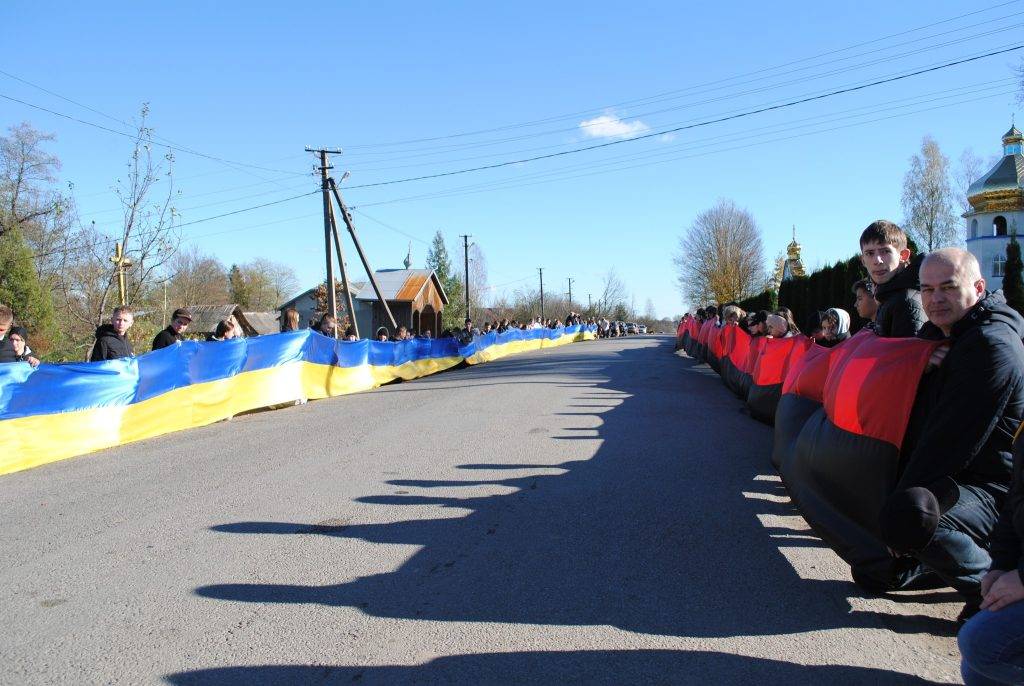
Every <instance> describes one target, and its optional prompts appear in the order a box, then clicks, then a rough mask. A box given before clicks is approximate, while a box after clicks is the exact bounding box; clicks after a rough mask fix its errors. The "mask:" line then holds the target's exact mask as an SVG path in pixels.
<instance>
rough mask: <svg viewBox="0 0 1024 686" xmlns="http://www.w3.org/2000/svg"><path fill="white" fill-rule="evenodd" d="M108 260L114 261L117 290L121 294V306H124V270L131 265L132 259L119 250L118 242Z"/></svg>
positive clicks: (125, 293) (125, 302)
mask: <svg viewBox="0 0 1024 686" xmlns="http://www.w3.org/2000/svg"><path fill="white" fill-rule="evenodd" d="M110 261H111V262H113V263H114V269H115V270H116V271H117V292H118V295H120V296H121V306H122V307H125V306H127V305H128V292H127V288H126V287H125V282H124V270H125V268H127V267H130V266H132V261H131V260H129V259H128V258H127V257H126V256H125V254H124V252H122V251H121V244H120V243H116V244H114V256H113V257H111V258H110Z"/></svg>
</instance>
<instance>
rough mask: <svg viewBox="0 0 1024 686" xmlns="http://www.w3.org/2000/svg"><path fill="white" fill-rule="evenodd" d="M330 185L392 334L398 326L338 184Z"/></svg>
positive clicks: (331, 181)
mask: <svg viewBox="0 0 1024 686" xmlns="http://www.w3.org/2000/svg"><path fill="white" fill-rule="evenodd" d="M327 182H328V184H329V185H330V189H331V193H333V194H334V200H335V202H337V203H338V209H339V210H341V218H342V220H343V221H344V222H345V227H346V228H347V229H348V233H349V235H350V236H352V242H353V243H354V244H355V246H356V252H357V253H359V259H360V261H362V263H363V269H365V270H366V276H367V277H369V279H370V283H371V284H372V285H373V292H374V293H376V294H377V299H378V300H379V301H380V304H381V306H382V307H383V308H384V312H385V314H387V316H388V321H389V322H391V330H392V332H394V331H395V330H397V329H398V324H397V323H395V316H394V315H393V314H391V307H390V306H389V305H388V301H387V300H385V299H384V295H383V294H382V293H381V292H380V286H379V285H378V284H377V277H375V276H374V275H373V270H372V269H370V263H369V262H368V261H367V260H366V254H365V253H364V252H363V246H362V245H360V244H359V236H358V235H356V226H355V224H353V223H352V214H351V213H350V212H349V211H348V206H346V205H345V201H344V200H342V198H341V193H340V192H338V184H336V183H335V182H334V179H331V178H329V179H327Z"/></svg>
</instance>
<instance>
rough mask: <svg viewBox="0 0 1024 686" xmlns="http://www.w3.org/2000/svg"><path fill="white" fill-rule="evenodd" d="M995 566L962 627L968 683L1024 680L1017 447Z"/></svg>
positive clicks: (1022, 492) (1023, 527) (996, 536)
mask: <svg viewBox="0 0 1024 686" xmlns="http://www.w3.org/2000/svg"><path fill="white" fill-rule="evenodd" d="M991 555H992V569H991V570H989V572H988V574H986V575H985V576H984V577H983V578H982V580H981V595H982V603H981V611H980V612H979V613H978V614H976V615H975V616H974V617H972V618H971V619H970V621H968V622H967V624H965V625H964V627H963V629H961V630H960V636H959V638H958V641H959V643H960V655H961V658H962V660H961V664H960V672H961V674H962V675H963V678H964V683H965V684H967V686H975V684H1021V683H1024V582H1022V578H1024V450H1021V446H1018V447H1017V449H1016V450H1015V451H1014V463H1013V484H1012V485H1011V487H1010V494H1009V496H1008V497H1007V498H1006V504H1005V505H1004V506H1003V511H1002V513H1001V514H1000V516H999V521H998V522H997V523H996V528H995V530H993V532H992V546H991Z"/></svg>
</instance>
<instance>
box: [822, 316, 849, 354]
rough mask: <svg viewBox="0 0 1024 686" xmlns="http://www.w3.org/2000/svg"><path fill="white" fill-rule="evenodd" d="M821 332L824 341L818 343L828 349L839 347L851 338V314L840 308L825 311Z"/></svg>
mask: <svg viewBox="0 0 1024 686" xmlns="http://www.w3.org/2000/svg"><path fill="white" fill-rule="evenodd" d="M821 331H822V333H823V334H824V340H820V341H818V343H820V344H821V345H823V346H825V347H826V348H831V347H833V346H835V345H838V344H840V343H842V342H843V341H845V340H846V339H847V338H849V337H850V313H849V312H847V311H846V310H844V309H842V308H840V307H831V308H829V309H827V310H825V316H824V317H822V318H821Z"/></svg>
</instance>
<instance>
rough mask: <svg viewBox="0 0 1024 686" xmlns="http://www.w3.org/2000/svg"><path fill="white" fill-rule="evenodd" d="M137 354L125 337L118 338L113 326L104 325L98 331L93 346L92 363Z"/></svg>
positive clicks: (90, 359) (90, 356)
mask: <svg viewBox="0 0 1024 686" xmlns="http://www.w3.org/2000/svg"><path fill="white" fill-rule="evenodd" d="M134 354H135V352H134V351H133V350H132V344H131V343H129V342H128V339H127V338H125V337H124V336H118V335H117V332H116V331H115V330H114V326H113V325H112V324H104V325H103V326H101V327H99V328H98V329H96V342H95V343H94V344H93V346H92V354H91V355H89V361H90V362H101V361H103V360H116V359H118V358H119V357H131V356H132V355H134Z"/></svg>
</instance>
